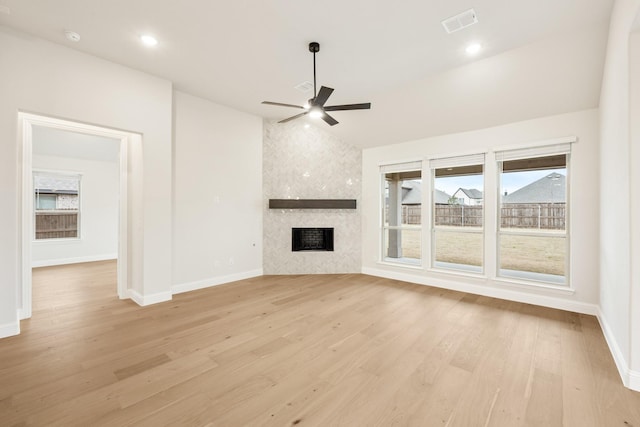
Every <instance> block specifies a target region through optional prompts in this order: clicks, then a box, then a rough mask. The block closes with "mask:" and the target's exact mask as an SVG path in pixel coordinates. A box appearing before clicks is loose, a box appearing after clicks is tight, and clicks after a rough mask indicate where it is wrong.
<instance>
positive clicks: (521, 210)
mask: <svg viewBox="0 0 640 427" xmlns="http://www.w3.org/2000/svg"><path fill="white" fill-rule="evenodd" d="M482 208H483V207H482V206H465V205H436V209H435V219H436V221H435V222H436V225H443V226H452V227H481V226H482V214H483V212H482ZM565 214H566V204H565V203H518V204H505V205H502V207H501V215H500V218H501V226H502V227H504V228H537V229H543V230H564V228H565ZM421 218H422V206H421V205H403V206H402V223H403V224H420V221H421Z"/></svg>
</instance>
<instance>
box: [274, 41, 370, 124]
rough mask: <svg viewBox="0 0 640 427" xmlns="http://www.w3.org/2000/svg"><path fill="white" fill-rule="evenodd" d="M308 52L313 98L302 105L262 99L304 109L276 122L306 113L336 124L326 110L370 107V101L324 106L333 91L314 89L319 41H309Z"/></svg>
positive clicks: (330, 89)
mask: <svg viewBox="0 0 640 427" xmlns="http://www.w3.org/2000/svg"><path fill="white" fill-rule="evenodd" d="M309 52H311V53H313V98H311V99H310V100H309V101H308V102H307V103H306V104H305V105H304V106H301V105H294V104H285V103H282V102H271V101H262V103H263V104H267V105H277V106H279V107H290V108H299V109H302V110H304V112H302V113H300V114H296V115H295V116H291V117H288V118H286V119H283V120H280V121H279V122H278V123H286V122H288V121H291V120H294V119H297V118H298V117H303V116H305V115H307V114H308V115H309V117H314V118H322V120H324V121H325V122H326V123H327V124H328V125H330V126H334V125H337V124H338V121H337V120H336V119H334V118H333V117H331V116H330V115H329V114H327V111H347V110H368V109H370V108H371V103H370V102H366V103H361V104H346V105H331V106H327V107H325V106H324V104H325V103H326V102H327V99H329V96H330V95H331V94H332V93H333V89H332V88H330V87H327V86H321V87H320V92H317V91H316V53H318V52H320V43H318V42H311V43H309Z"/></svg>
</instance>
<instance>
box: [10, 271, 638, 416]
mask: <svg viewBox="0 0 640 427" xmlns="http://www.w3.org/2000/svg"><path fill="white" fill-rule="evenodd" d="M33 277H34V312H33V318H32V319H31V320H27V321H23V322H22V334H21V335H19V336H16V337H11V338H6V339H3V340H0V425H2V426H25V425H38V426H45V425H46V426H75V425H78V426H127V425H139V426H154V427H155V426H164V425H167V426H253V425H265V426H288V425H301V426H333V425H345V426H376V425H379V426H391V425H413V426H447V425H448V426H519V425H539V426H562V425H564V426H581V427H585V426H622V427H625V426H626V427H629V426H632V427H640V393H636V392H632V391H630V390H628V389H625V388H624V387H623V386H622V383H621V381H620V378H619V376H618V374H617V372H616V369H615V366H614V363H613V360H612V358H611V355H610V353H609V351H608V349H607V346H606V344H605V341H604V338H603V336H602V332H601V330H600V328H599V326H598V323H597V320H596V319H595V318H594V317H591V316H584V315H578V314H574V313H568V312H564V311H558V310H551V309H545V308H540V307H534V306H531V305H526V304H520V303H515V302H509V301H503V300H497V299H491V298H485V297H479V296H474V295H469V294H464V293H460V292H453V291H447V290H442V289H437V288H431V287H427V286H420V285H413V284H409V283H403V282H398V281H393V280H387V279H381V278H375V277H371V276H364V275H358V274H353V275H318V276H265V277H260V278H256V279H250V280H244V281H241V282H236V283H233V284H227V285H222V286H218V287H215V288H210V289H206V290H201V291H195V292H190V293H186V294H181V295H176V296H174V299H173V301H171V302H167V303H163V304H158V305H153V306H149V307H144V308H142V307H138V306H137V305H135V304H134V303H133V302H131V301H120V300H118V299H117V297H116V296H115V292H116V285H115V263H113V262H98V263H87V264H79V265H75V266H59V267H49V268H40V269H35V270H34V274H33Z"/></svg>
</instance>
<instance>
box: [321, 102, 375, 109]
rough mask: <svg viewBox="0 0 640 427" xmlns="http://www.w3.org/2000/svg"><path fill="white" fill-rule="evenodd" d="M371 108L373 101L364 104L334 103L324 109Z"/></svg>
mask: <svg viewBox="0 0 640 427" xmlns="http://www.w3.org/2000/svg"><path fill="white" fill-rule="evenodd" d="M370 108H371V103H370V102H365V103H362V104H346V105H332V106H330V107H324V111H343V110H368V109H370Z"/></svg>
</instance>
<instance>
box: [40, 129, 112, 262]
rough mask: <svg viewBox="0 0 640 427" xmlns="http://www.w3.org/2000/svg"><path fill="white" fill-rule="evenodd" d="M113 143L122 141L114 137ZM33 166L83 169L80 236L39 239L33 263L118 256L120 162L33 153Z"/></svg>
mask: <svg viewBox="0 0 640 427" xmlns="http://www.w3.org/2000/svg"><path fill="white" fill-rule="evenodd" d="M113 143H114V144H116V147H117V144H118V143H119V141H114V142H113ZM33 169H34V170H38V169H40V170H46V171H59V172H63V173H64V172H71V173H80V174H81V175H82V177H81V184H80V185H81V186H80V239H67V240H59V239H52V240H38V241H34V242H33V246H32V257H31V260H32V266H34V267H41V266H46V265H58V264H70V263H74V262H86V261H96V260H103V259H115V258H117V256H118V191H119V188H118V187H119V184H118V180H119V172H120V170H119V164H118V163H117V162H106V161H105V162H103V161H95V160H87V159H78V158H72V157H57V156H43V155H37V154H34V156H33Z"/></svg>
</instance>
